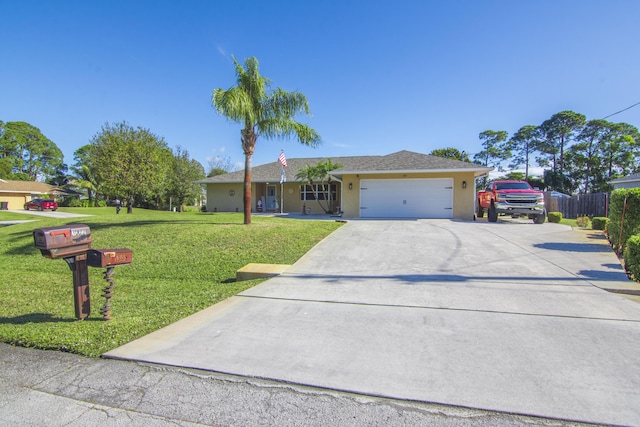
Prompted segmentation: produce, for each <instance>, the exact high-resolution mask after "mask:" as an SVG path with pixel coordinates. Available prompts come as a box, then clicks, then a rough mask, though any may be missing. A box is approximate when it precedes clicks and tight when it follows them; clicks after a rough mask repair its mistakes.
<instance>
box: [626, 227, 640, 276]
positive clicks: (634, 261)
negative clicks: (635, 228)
mask: <svg viewBox="0 0 640 427" xmlns="http://www.w3.org/2000/svg"><path fill="white" fill-rule="evenodd" d="M624 267H625V269H626V270H627V273H630V274H631V275H632V276H633V278H634V279H635V280H636V281H640V234H635V235H633V236H631V237H629V239H628V240H627V247H626V248H625V250H624Z"/></svg>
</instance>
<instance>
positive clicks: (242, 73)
mask: <svg viewBox="0 0 640 427" xmlns="http://www.w3.org/2000/svg"><path fill="white" fill-rule="evenodd" d="M233 63H234V64H235V68H236V78H237V79H236V85H235V86H233V87H231V88H229V89H227V90H223V89H220V88H218V89H215V90H214V91H213V95H212V104H213V106H214V107H215V109H216V110H217V111H218V113H220V114H222V115H223V116H225V117H226V118H227V119H229V120H230V121H232V122H237V123H241V124H242V125H243V126H244V127H243V128H242V130H241V131H240V140H241V141H242V151H243V152H244V223H245V224H251V160H252V157H253V152H254V150H255V146H256V141H257V140H258V136H263V137H264V138H266V139H272V138H289V137H292V136H295V137H296V138H297V139H298V140H299V141H300V142H301V143H302V144H304V145H308V146H311V147H315V146H317V145H318V144H319V143H320V135H319V134H318V133H317V132H316V131H315V130H313V129H312V128H311V127H309V126H307V125H305V124H303V123H300V122H297V121H295V120H294V119H295V117H296V116H297V115H298V114H300V113H305V114H307V115H309V114H311V112H310V110H309V104H308V102H307V98H306V96H304V95H303V94H302V93H300V92H297V91H294V92H286V91H284V90H282V89H280V88H276V89H275V90H273V91H269V83H270V80H269V79H267V78H266V77H263V76H261V75H260V73H259V71H258V60H257V59H256V58H255V57H252V58H247V59H246V60H245V65H244V67H243V66H242V65H241V64H240V63H238V61H237V60H236V58H235V57H234V58H233Z"/></svg>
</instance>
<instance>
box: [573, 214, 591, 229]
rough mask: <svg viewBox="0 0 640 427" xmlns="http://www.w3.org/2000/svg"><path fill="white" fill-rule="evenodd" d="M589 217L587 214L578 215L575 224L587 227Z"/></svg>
mask: <svg viewBox="0 0 640 427" xmlns="http://www.w3.org/2000/svg"><path fill="white" fill-rule="evenodd" d="M589 222H590V221H589V217H588V216H579V217H578V218H577V219H576V225H577V226H578V227H580V228H587V227H589Z"/></svg>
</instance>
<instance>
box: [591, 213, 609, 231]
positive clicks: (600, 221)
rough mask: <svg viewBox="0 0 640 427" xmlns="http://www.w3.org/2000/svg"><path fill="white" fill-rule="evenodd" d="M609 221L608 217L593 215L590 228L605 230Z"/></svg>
mask: <svg viewBox="0 0 640 427" xmlns="http://www.w3.org/2000/svg"><path fill="white" fill-rule="evenodd" d="M608 222H609V218H606V217H603V216H596V217H593V219H592V220H591V228H592V229H594V230H605V229H606V228H607V223H608Z"/></svg>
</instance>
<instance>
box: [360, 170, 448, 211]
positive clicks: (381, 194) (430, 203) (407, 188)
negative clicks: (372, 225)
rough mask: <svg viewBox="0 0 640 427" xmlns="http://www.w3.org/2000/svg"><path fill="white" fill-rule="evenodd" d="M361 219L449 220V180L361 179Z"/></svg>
mask: <svg viewBox="0 0 640 427" xmlns="http://www.w3.org/2000/svg"><path fill="white" fill-rule="evenodd" d="M360 216H361V217H363V218H452V217H453V179H452V178H430V179H397V180H392V179H363V180H362V181H361V185H360Z"/></svg>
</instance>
